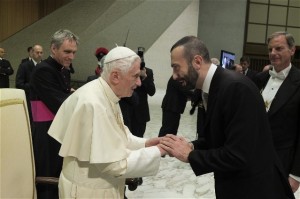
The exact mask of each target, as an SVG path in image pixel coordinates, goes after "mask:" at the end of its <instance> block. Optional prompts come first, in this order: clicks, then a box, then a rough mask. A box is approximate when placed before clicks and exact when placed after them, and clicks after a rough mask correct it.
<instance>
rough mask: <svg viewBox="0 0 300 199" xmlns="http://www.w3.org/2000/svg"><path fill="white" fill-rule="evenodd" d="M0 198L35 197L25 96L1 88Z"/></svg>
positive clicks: (33, 169)
mask: <svg viewBox="0 0 300 199" xmlns="http://www.w3.org/2000/svg"><path fill="white" fill-rule="evenodd" d="M0 123H1V131H0V140H1V149H0V152H1V162H0V169H1V176H0V178H1V180H0V183H1V184H0V198H3V199H4V198H36V189H35V167H34V156H33V149H32V138H31V131H30V122H29V117H28V109H27V104H26V97H25V93H24V91H23V90H20V89H9V88H8V89H0Z"/></svg>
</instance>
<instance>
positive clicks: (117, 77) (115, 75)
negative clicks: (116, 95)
mask: <svg viewBox="0 0 300 199" xmlns="http://www.w3.org/2000/svg"><path fill="white" fill-rule="evenodd" d="M109 78H110V82H111V83H112V84H114V85H116V84H118V83H119V82H120V74H119V72H118V71H112V72H111V73H110V76H109Z"/></svg>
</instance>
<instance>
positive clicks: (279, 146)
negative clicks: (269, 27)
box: [255, 32, 300, 192]
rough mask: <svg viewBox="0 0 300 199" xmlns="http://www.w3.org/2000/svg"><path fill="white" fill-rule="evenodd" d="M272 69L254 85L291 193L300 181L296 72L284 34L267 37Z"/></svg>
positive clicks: (291, 40)
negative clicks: (260, 98) (259, 95)
mask: <svg viewBox="0 0 300 199" xmlns="http://www.w3.org/2000/svg"><path fill="white" fill-rule="evenodd" d="M268 49H269V59H270V62H271V65H272V69H271V70H269V71H265V72H262V73H259V74H258V75H257V76H256V80H255V81H256V83H257V85H258V87H259V89H261V91H262V96H263V98H264V101H265V106H266V110H267V111H268V116H269V122H270V125H271V130H272V133H273V141H274V145H275V149H276V151H277V154H278V155H279V158H280V159H281V162H282V163H283V166H284V168H285V172H286V177H287V178H288V179H289V182H290V185H291V187H292V189H293V191H294V192H295V191H296V190H297V189H298V188H299V182H300V71H299V70H298V69H297V68H296V67H295V66H293V65H292V64H291V59H292V57H293V55H294V53H295V50H296V47H295V40H294V38H293V36H292V35H291V34H288V33H286V32H275V33H273V34H272V35H271V36H270V37H269V38H268Z"/></svg>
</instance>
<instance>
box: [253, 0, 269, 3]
mask: <svg viewBox="0 0 300 199" xmlns="http://www.w3.org/2000/svg"><path fill="white" fill-rule="evenodd" d="M250 2H256V3H268V2H269V0H250Z"/></svg>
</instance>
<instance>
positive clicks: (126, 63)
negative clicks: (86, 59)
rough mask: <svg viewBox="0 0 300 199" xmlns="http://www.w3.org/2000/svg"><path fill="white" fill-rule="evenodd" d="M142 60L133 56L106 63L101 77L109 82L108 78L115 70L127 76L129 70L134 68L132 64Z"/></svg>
mask: <svg viewBox="0 0 300 199" xmlns="http://www.w3.org/2000/svg"><path fill="white" fill-rule="evenodd" d="M140 60H141V58H140V57H139V56H138V55H132V56H130V57H126V58H122V59H117V60H114V61H111V62H108V63H104V67H103V72H102V74H101V77H102V78H103V79H105V80H106V81H108V77H109V75H110V73H111V72H112V71H113V70H114V69H119V70H120V71H121V72H122V73H123V74H126V73H127V72H128V70H129V69H130V68H131V67H132V64H133V63H134V62H136V61H140Z"/></svg>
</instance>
